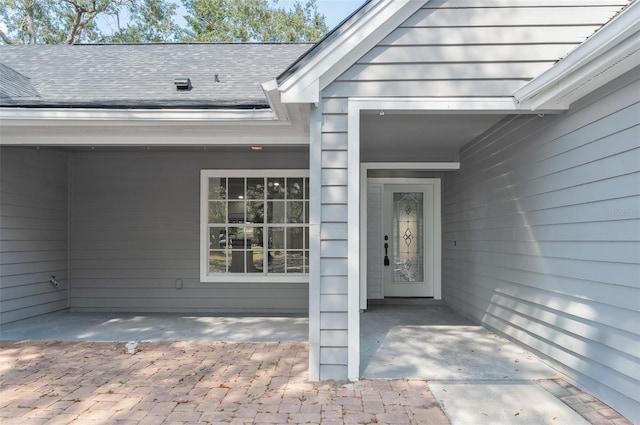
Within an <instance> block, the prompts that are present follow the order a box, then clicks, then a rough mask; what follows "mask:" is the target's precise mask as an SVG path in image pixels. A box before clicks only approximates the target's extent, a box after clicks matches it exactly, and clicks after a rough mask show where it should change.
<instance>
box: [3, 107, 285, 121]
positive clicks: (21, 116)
mask: <svg viewBox="0 0 640 425" xmlns="http://www.w3.org/2000/svg"><path fill="white" fill-rule="evenodd" d="M0 120H1V121H3V122H4V123H7V122H9V121H10V122H14V123H16V122H25V123H27V122H33V121H43V122H49V123H52V122H60V123H63V122H78V121H85V122H89V121H91V122H96V123H105V122H123V123H125V122H126V123H130V124H131V125H136V123H137V124H139V123H140V122H155V123H162V122H164V123H176V122H191V123H198V122H202V123H212V122H221V123H233V122H238V123H240V122H256V121H258V122H268V121H277V120H278V118H277V116H276V114H275V113H274V111H273V110H271V109H249V110H248V109H144V108H131V109H108V108H103V109H98V108H24V107H14V106H11V107H0Z"/></svg>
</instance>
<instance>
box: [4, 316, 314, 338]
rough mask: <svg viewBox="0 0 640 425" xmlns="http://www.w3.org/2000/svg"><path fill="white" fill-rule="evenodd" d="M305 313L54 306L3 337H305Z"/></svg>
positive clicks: (11, 326)
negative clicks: (171, 311)
mask: <svg viewBox="0 0 640 425" xmlns="http://www.w3.org/2000/svg"><path fill="white" fill-rule="evenodd" d="M308 328H309V320H308V319H307V317H306V316H304V317H303V316H289V315H287V316H279V317H274V316H268V317H264V316H250V315H222V316H211V315H194V314H168V313H139V314H136V313H77V312H69V311H63V312H57V313H52V314H46V315H42V316H38V317H32V318H30V319H25V320H20V321H17V322H13V323H9V324H6V325H3V326H2V327H1V328H0V340H4V341H21V340H32V341H47V340H53V341H95V342H108V341H226V342H307V341H308Z"/></svg>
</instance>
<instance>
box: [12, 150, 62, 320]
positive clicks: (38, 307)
mask: <svg viewBox="0 0 640 425" xmlns="http://www.w3.org/2000/svg"><path fill="white" fill-rule="evenodd" d="M67 161H68V160H67V154H66V153H61V152H55V151H50V150H36V149H35V148H11V147H0V291H1V295H0V324H4V323H8V322H13V321H16V320H21V319H25V318H28V317H32V316H38V315H41V314H45V313H52V312H55V311H58V310H63V309H65V308H66V307H67V289H68V284H67V282H68V279H67V240H68V239H67V189H68V185H67V178H68V174H67V170H68V167H67ZM51 275H55V276H56V280H57V281H58V282H59V285H58V286H54V285H53V284H51V283H50V282H49V278H50V276H51Z"/></svg>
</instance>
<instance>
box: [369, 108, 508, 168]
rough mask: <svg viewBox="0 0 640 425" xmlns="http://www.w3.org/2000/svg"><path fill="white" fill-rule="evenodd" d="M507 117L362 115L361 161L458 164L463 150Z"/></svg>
mask: <svg viewBox="0 0 640 425" xmlns="http://www.w3.org/2000/svg"><path fill="white" fill-rule="evenodd" d="M504 117H505V115H504V114H424V113H415V112H387V111H385V112H384V115H382V113H381V112H367V113H363V114H362V117H361V120H360V135H361V142H360V146H361V154H360V155H361V160H362V161H363V162H386V161H391V162H407V161H456V160H457V157H458V151H459V149H460V148H461V147H462V146H464V145H465V144H467V143H469V142H470V141H472V140H473V139H475V138H476V137H478V136H480V135H481V134H482V133H484V132H485V131H486V130H488V129H489V128H491V127H492V126H493V125H494V124H496V123H497V122H498V121H500V120H501V119H502V118H504Z"/></svg>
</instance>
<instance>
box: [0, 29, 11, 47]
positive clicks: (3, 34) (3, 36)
mask: <svg viewBox="0 0 640 425" xmlns="http://www.w3.org/2000/svg"><path fill="white" fill-rule="evenodd" d="M0 38H2V41H4V42H5V44H13V42H12V41H11V39H10V38H9V37H7V34H5V33H4V31H2V28H0Z"/></svg>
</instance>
